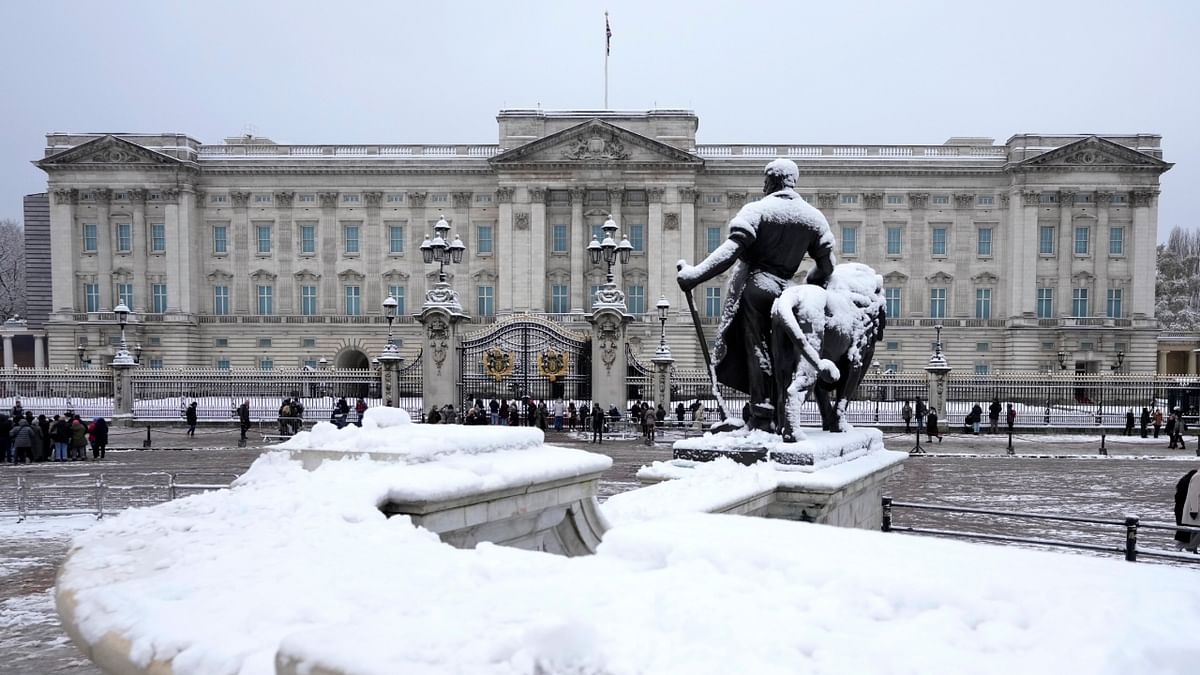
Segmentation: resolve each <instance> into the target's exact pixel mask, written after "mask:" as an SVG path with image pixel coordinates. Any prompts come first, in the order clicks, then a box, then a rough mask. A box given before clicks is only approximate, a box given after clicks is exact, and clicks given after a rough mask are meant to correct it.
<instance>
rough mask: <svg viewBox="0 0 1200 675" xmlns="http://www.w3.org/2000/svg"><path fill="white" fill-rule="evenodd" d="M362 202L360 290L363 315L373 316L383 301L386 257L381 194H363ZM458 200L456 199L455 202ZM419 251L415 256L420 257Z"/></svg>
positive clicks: (359, 246)
mask: <svg viewBox="0 0 1200 675" xmlns="http://www.w3.org/2000/svg"><path fill="white" fill-rule="evenodd" d="M363 201H364V202H366V205H367V219H366V222H365V223H363V233H362V235H360V236H359V241H358V250H359V254H358V255H359V258H360V259H361V260H362V261H363V271H364V273H365V274H366V275H367V278H366V280H365V281H364V282H363V283H364V285H365V286H366V288H364V289H362V302H363V314H375V313H377V312H379V311H380V307H382V305H383V299H384V298H385V297H386V296H385V295H384V293H383V282H382V281H381V280H382V278H383V277H382V275H383V256H385V255H387V253H386V252H385V251H387V249H386V248H385V246H386V244H385V242H386V241H387V237H386V236H384V231H383V213H382V212H381V207H382V206H383V193H382V192H376V191H372V192H364V193H363ZM457 201H458V200H457V199H456V200H455V202H457ZM420 253H421V252H420V251H417V254H418V255H420Z"/></svg>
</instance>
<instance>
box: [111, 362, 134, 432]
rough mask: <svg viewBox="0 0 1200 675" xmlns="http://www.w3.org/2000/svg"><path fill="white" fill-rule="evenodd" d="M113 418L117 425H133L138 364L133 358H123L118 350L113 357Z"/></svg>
mask: <svg viewBox="0 0 1200 675" xmlns="http://www.w3.org/2000/svg"><path fill="white" fill-rule="evenodd" d="M111 367H112V379H113V418H112V422H113V424H114V425H116V426H133V369H134V368H136V367H137V364H136V363H134V362H133V359H127V360H126V359H122V358H121V353H120V352H117V358H115V359H113V362H112V364H111Z"/></svg>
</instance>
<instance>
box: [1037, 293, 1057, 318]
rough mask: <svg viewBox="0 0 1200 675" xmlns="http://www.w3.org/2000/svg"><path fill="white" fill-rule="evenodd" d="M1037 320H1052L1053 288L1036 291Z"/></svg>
mask: <svg viewBox="0 0 1200 675" xmlns="http://www.w3.org/2000/svg"><path fill="white" fill-rule="evenodd" d="M1037 318H1039V319H1052V318H1054V289H1053V288H1039V289H1037Z"/></svg>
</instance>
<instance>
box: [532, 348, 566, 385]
mask: <svg viewBox="0 0 1200 675" xmlns="http://www.w3.org/2000/svg"><path fill="white" fill-rule="evenodd" d="M567 362H568V357H567V354H566V353H565V352H555V351H544V352H542V353H541V354H538V360H537V367H538V375H541V376H542V377H544V378H546V379H547V380H550V381H551V382H553V381H555V380H557V379H558V378H560V377H562V376H563V375H566V374H567V365H568V363H567Z"/></svg>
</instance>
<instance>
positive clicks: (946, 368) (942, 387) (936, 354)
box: [925, 326, 951, 424]
mask: <svg viewBox="0 0 1200 675" xmlns="http://www.w3.org/2000/svg"><path fill="white" fill-rule="evenodd" d="M934 330H936V331H937V339H936V341H935V342H934V343H933V354H932V355H930V357H929V365H928V366H926V367H925V372H926V373H928V374H929V375H928V378H929V379H928V383H929V407H930V408H933V409H934V410H936V411H937V414H938V420H939V421H940V422H942V423H946V424H948V423H949V422H950V416H949V414H947V412H946V375H947V374H949V373H950V371H951V368H950V363H949V362H948V361H946V355H945V354H943V353H942V327H941V326H935V327H934Z"/></svg>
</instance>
